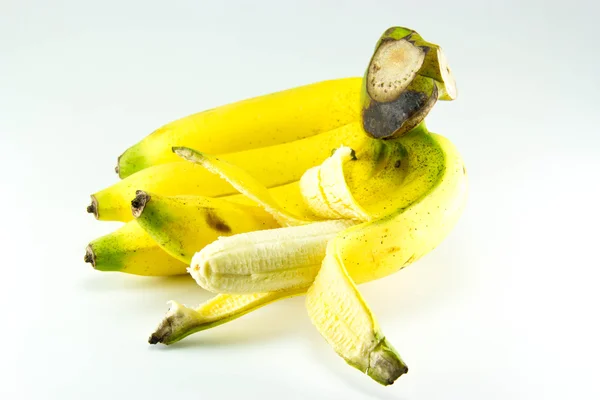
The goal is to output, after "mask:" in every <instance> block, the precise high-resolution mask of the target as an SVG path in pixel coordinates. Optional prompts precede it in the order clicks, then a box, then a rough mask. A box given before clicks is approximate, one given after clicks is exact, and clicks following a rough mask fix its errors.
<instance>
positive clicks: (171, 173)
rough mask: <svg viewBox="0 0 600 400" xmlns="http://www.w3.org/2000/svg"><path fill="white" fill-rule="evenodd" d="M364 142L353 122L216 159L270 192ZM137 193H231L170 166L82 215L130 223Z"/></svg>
mask: <svg viewBox="0 0 600 400" xmlns="http://www.w3.org/2000/svg"><path fill="white" fill-rule="evenodd" d="M363 140H364V133H363V131H362V128H361V126H360V123H359V122H354V123H350V124H347V125H345V126H342V127H339V128H336V129H333V130H331V131H328V132H324V133H320V134H318V135H315V136H311V137H308V138H305V139H301V140H297V141H294V142H291V143H285V144H279V145H275V146H269V147H262V148H257V149H252V150H246V151H242V152H238V153H231V154H225V155H222V156H219V157H220V158H222V159H223V160H225V161H227V162H229V163H231V164H234V165H236V166H238V167H240V168H242V169H244V170H245V171H247V172H248V173H249V174H250V175H252V176H253V177H254V178H256V179H257V180H258V181H259V182H260V183H261V184H262V185H264V186H266V187H268V188H272V187H275V186H281V185H285V184H288V183H292V182H296V181H298V180H299V179H300V177H301V176H302V174H303V173H304V171H306V170H307V169H308V168H311V167H313V166H315V165H318V164H320V163H321V162H322V161H323V160H325V159H326V158H327V157H328V156H329V155H330V154H331V150H332V149H335V148H337V147H339V144H340V143H344V144H346V145H347V146H351V147H352V146H354V147H357V146H359V145H360V143H361V142H362V141H363ZM170 150H171V149H170V148H169V151H170ZM140 189H142V190H146V191H149V192H153V193H158V194H161V195H163V196H177V195H201V196H207V197H221V196H225V195H231V194H234V193H235V189H234V188H233V187H232V186H231V185H230V184H229V183H227V182H226V181H224V180H222V179H220V178H219V177H218V176H217V175H214V174H212V173H210V172H209V171H207V170H206V169H205V168H202V167H199V166H197V165H194V164H191V163H187V162H175V163H169V164H161V165H156V166H154V167H150V168H146V169H144V170H142V171H140V172H138V173H136V174H133V175H131V176H129V177H128V178H126V179H123V180H121V181H119V182H117V183H116V184H114V185H112V186H110V187H108V188H106V189H104V190H101V191H99V192H97V193H95V194H93V195H92V196H91V198H92V202H91V204H90V205H89V206H88V208H87V211H88V212H89V213H92V214H94V216H95V217H96V218H97V219H99V220H104V221H123V222H127V221H129V220H131V212H130V209H129V202H130V200H131V199H132V198H133V197H135V192H136V191H137V190H140Z"/></svg>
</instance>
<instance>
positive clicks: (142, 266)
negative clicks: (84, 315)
mask: <svg viewBox="0 0 600 400" xmlns="http://www.w3.org/2000/svg"><path fill="white" fill-rule="evenodd" d="M84 260H85V261H86V262H89V263H91V264H92V266H93V267H94V268H95V269H97V270H99V271H119V272H125V273H128V274H135V275H146V276H167V275H180V274H185V272H186V268H187V267H188V265H189V263H187V262H186V263H184V262H182V261H180V260H178V259H176V258H174V257H171V256H170V255H168V254H167V253H166V252H165V251H164V250H163V249H161V248H160V246H158V244H156V242H155V241H154V240H153V239H152V238H151V237H150V235H148V234H147V233H146V232H145V231H144V230H143V229H142V228H141V227H140V226H139V225H138V223H137V222H135V221H131V222H128V223H126V224H125V225H123V226H122V227H121V228H119V229H117V230H116V231H114V232H112V233H109V234H108V235H105V236H102V237H100V238H98V239H96V240H93V241H92V242H91V243H90V244H89V245H88V246H87V249H86V252H85V258H84Z"/></svg>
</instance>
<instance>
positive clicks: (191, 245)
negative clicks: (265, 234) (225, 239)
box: [131, 190, 279, 264]
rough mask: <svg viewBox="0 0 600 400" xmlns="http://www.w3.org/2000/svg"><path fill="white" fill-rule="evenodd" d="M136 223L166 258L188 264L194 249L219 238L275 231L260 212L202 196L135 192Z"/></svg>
mask: <svg viewBox="0 0 600 400" xmlns="http://www.w3.org/2000/svg"><path fill="white" fill-rule="evenodd" d="M131 210H132V213H133V215H134V217H135V218H136V222H137V223H138V224H139V225H140V226H141V227H142V228H143V229H144V230H145V231H146V232H147V233H148V235H149V236H150V237H151V238H152V239H153V240H154V241H155V242H156V244H158V245H159V246H160V247H161V248H162V249H163V250H164V251H165V252H166V253H168V254H169V255H170V256H172V257H174V258H176V259H178V260H180V261H182V262H185V263H188V264H189V263H190V261H191V259H192V256H193V255H194V253H195V252H197V251H198V249H201V248H203V247H204V246H206V245H207V244H209V243H211V242H214V241H215V240H217V238H219V237H220V236H229V235H235V234H238V233H243V232H252V231H259V230H263V229H269V228H275V227H278V226H279V225H278V224H277V222H276V221H275V219H274V218H273V217H272V216H271V215H270V214H268V213H266V212H265V211H263V210H262V209H261V208H259V207H256V206H245V205H241V204H235V203H231V202H229V201H227V200H224V199H213V198H208V197H202V196H172V197H169V196H160V195H157V194H154V193H147V192H144V191H141V190H140V191H138V193H137V195H136V197H135V199H133V201H132V202H131Z"/></svg>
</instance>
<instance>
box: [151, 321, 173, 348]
mask: <svg viewBox="0 0 600 400" xmlns="http://www.w3.org/2000/svg"><path fill="white" fill-rule="evenodd" d="M172 331H173V328H172V326H171V319H170V318H165V319H164V320H162V321H161V323H160V325H159V326H158V328H156V331H154V332H153V333H152V334H151V335H150V337H149V338H148V343H150V344H157V343H163V342H164V341H165V338H167V337H169V336H170V335H171V333H172Z"/></svg>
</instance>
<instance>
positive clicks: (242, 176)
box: [85, 27, 467, 385]
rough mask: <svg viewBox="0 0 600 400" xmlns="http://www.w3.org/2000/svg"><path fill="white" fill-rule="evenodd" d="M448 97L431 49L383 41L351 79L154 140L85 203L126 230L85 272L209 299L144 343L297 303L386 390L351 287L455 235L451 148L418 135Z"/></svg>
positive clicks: (408, 36) (415, 42)
mask: <svg viewBox="0 0 600 400" xmlns="http://www.w3.org/2000/svg"><path fill="white" fill-rule="evenodd" d="M455 97H456V87H455V83H454V80H453V78H452V74H451V72H450V69H449V68H448V65H447V63H446V61H445V58H444V56H443V53H442V51H441V49H440V48H439V46H437V45H435V44H432V43H429V42H426V41H424V40H423V39H422V38H421V37H420V36H419V35H418V34H417V33H416V32H414V31H412V30H410V29H406V28H397V27H395V28H390V29H388V30H387V31H386V32H385V33H384V34H383V36H382V37H381V39H380V40H379V42H378V43H377V46H376V48H375V52H374V54H373V56H372V58H371V60H370V63H369V66H368V68H367V71H366V74H365V76H364V78H363V79H362V80H361V79H358V78H351V79H342V80H337V81H329V82H323V83H318V84H314V85H309V86H306V87H302V88H298V89H293V90H290V91H286V92H280V93H276V94H273V95H268V96H264V97H261V98H257V99H252V100H247V101H244V102H241V103H236V104H233V105H229V106H224V107H221V108H218V109H214V110H209V111H206V112H204V113H199V114H196V115H193V116H190V117H187V118H184V119H182V120H179V121H176V122H174V123H171V124H169V125H166V126H165V127H163V128H161V129H159V130H157V131H156V132H154V133H152V134H151V135H149V136H148V137H146V138H145V139H144V140H142V141H141V142H140V143H138V144H137V145H135V146H133V147H131V148H130V149H128V150H127V151H126V152H125V153H124V154H123V155H122V156H121V157H120V158H119V166H118V167H117V171H118V172H119V174H120V176H121V177H123V178H125V179H123V180H122V181H121V182H119V183H117V184H116V185H113V186H112V187H110V188H108V189H105V190H103V191H101V192H98V193H96V194H94V195H93V196H92V204H91V205H90V207H88V211H89V212H92V213H94V215H95V216H96V218H98V219H102V220H119V221H123V222H127V223H126V224H125V225H124V226H123V227H122V228H121V229H119V230H117V231H116V232H114V233H112V234H110V235H107V236H104V237H102V238H99V239H97V240H95V241H93V242H92V243H90V245H89V246H88V248H87V251H86V257H85V259H86V261H88V262H91V263H92V264H93V265H94V267H95V268H96V269H100V270H118V271H122V272H129V273H135V274H141V275H170V274H178V273H184V272H185V271H186V267H187V271H188V272H189V274H190V275H191V276H192V277H193V278H194V279H195V280H196V282H197V283H198V285H199V286H201V287H203V288H204V289H206V290H209V291H211V292H214V293H216V296H215V297H213V298H212V299H210V300H209V301H207V302H205V303H204V304H201V305H200V306H198V307H196V308H189V307H186V306H183V305H181V304H179V303H177V302H174V301H171V302H170V308H169V310H168V312H167V314H166V316H165V317H164V319H163V320H162V321H161V322H160V324H159V326H158V328H157V329H156V330H155V332H153V333H152V335H151V336H150V339H149V341H150V343H152V344H155V343H163V344H172V343H175V342H177V341H179V340H181V339H183V338H185V337H186V336H188V335H190V334H193V333H195V332H198V331H202V330H205V329H208V328H211V327H214V326H217V325H220V324H223V323H225V322H228V321H231V320H233V319H236V318H238V317H240V316H242V315H244V314H246V313H248V312H250V311H252V310H255V309H257V308H259V307H262V306H264V305H266V304H269V303H271V302H273V301H276V300H280V299H283V298H287V297H291V296H295V295H300V294H305V295H306V307H307V310H308V313H309V316H310V318H311V320H312V322H313V324H314V325H315V326H316V327H317V329H318V330H319V332H320V333H321V334H322V336H323V337H324V338H325V339H326V340H327V341H328V342H329V343H330V344H331V346H332V347H333V348H334V350H335V351H336V352H337V353H338V354H339V355H340V356H341V357H342V358H343V359H344V360H346V362H348V363H349V364H350V365H352V366H353V367H355V368H357V369H359V370H360V371H362V372H364V373H365V374H367V375H368V376H370V377H371V378H373V379H374V380H375V381H377V382H379V383H381V384H384V385H389V384H392V383H393V382H394V381H395V380H396V379H397V378H398V377H399V376H400V375H402V374H403V373H405V372H407V370H408V369H407V367H406V365H405V363H404V362H403V361H402V359H401V358H400V356H399V355H398V353H397V352H396V350H395V349H394V348H393V347H392V345H391V344H390V343H389V341H388V340H387V339H386V338H385V336H384V335H383V333H382V331H381V329H380V327H379V326H378V324H377V322H376V320H375V318H374V316H373V315H372V313H371V311H370V310H369V308H368V306H367V304H366V302H365V301H364V299H363V298H362V296H361V295H360V293H359V292H358V290H357V288H356V285H357V284H360V283H363V282H367V281H371V280H375V279H379V278H381V277H384V276H387V275H389V274H391V273H394V272H396V271H398V270H399V269H401V268H403V267H404V266H406V265H408V264H411V263H412V262H414V261H415V260H417V259H419V258H420V257H422V256H423V255H425V254H426V253H428V252H429V251H431V250H432V249H433V248H435V247H436V246H437V245H438V244H439V243H440V242H441V241H442V240H443V239H444V238H445V237H446V236H447V234H448V233H449V232H450V230H451V229H452V228H453V226H454V224H455V223H456V221H457V220H458V218H459V216H460V214H461V211H462V208H463V206H464V203H465V200H466V193H467V178H466V170H465V168H464V166H463V163H462V160H461V158H460V156H459V154H458V153H457V151H456V149H455V148H454V146H453V145H452V144H451V143H450V142H449V141H448V140H447V139H445V138H443V137H441V136H439V135H436V134H434V133H431V132H429V131H428V130H427V128H426V126H425V123H424V118H425V116H426V115H427V113H428V112H429V111H430V110H431V108H432V107H433V105H434V104H435V102H436V101H437V100H438V99H442V100H452V99H454V98H455ZM242 121H243V122H242ZM196 149H198V150H201V151H198V150H196ZM176 160H181V161H176Z"/></svg>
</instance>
